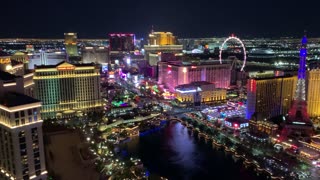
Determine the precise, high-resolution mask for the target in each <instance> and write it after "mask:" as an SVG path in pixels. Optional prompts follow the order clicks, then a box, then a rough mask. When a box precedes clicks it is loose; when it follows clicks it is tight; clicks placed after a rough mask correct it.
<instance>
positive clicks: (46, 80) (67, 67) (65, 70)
mask: <svg viewBox="0 0 320 180" xmlns="http://www.w3.org/2000/svg"><path fill="white" fill-rule="evenodd" d="M33 79H34V83H35V96H36V98H37V99H39V100H41V101H42V103H43V106H42V109H41V114H42V117H43V119H48V118H69V117H74V116H82V115H83V114H86V113H88V112H90V111H99V110H101V109H102V105H103V103H102V98H101V95H100V72H99V68H98V67H96V66H95V65H93V64H77V65H72V64H69V63H67V62H62V63H60V64H57V65H55V66H36V67H35V72H34V78H33Z"/></svg>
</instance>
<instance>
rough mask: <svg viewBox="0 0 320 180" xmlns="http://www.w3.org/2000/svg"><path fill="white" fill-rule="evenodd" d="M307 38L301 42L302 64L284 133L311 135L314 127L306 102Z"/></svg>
mask: <svg viewBox="0 0 320 180" xmlns="http://www.w3.org/2000/svg"><path fill="white" fill-rule="evenodd" d="M307 43H308V40H307V36H306V35H304V37H303V38H302V41H301V48H300V62H299V70H298V82H297V87H296V92H295V97H294V100H293V103H292V107H291V109H290V110H289V113H288V116H287V118H286V125H285V127H284V129H283V130H284V131H283V133H284V134H286V135H289V134H292V133H294V134H304V135H311V134H312V131H313V125H312V122H311V120H310V118H309V115H308V112H307V102H306V65H307Z"/></svg>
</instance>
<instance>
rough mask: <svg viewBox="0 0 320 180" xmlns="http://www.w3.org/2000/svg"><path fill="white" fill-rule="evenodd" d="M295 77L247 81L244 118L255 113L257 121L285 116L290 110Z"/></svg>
mask: <svg viewBox="0 0 320 180" xmlns="http://www.w3.org/2000/svg"><path fill="white" fill-rule="evenodd" d="M296 84H297V77H296V76H291V77H271V78H253V79H248V83H247V112H246V118H247V119H251V116H252V115H253V114H254V113H256V115H257V119H258V120H262V119H268V118H271V117H275V116H278V115H286V114H287V113H288V111H289V109H290V108H291V105H292V101H293V98H294V94H295V89H296V88H295V87H296Z"/></svg>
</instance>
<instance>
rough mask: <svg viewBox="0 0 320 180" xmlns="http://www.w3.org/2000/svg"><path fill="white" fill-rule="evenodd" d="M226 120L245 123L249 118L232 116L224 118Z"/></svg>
mask: <svg viewBox="0 0 320 180" xmlns="http://www.w3.org/2000/svg"><path fill="white" fill-rule="evenodd" d="M226 121H228V122H236V123H239V124H241V123H247V122H249V120H247V119H245V118H242V117H232V118H226Z"/></svg>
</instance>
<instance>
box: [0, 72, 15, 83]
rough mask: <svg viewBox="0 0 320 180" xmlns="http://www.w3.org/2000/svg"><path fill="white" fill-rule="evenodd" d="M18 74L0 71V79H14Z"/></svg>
mask: <svg viewBox="0 0 320 180" xmlns="http://www.w3.org/2000/svg"><path fill="white" fill-rule="evenodd" d="M17 77H18V76H15V75H12V74H10V73H8V72H4V71H0V80H3V81H12V80H14V79H16V78H17Z"/></svg>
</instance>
